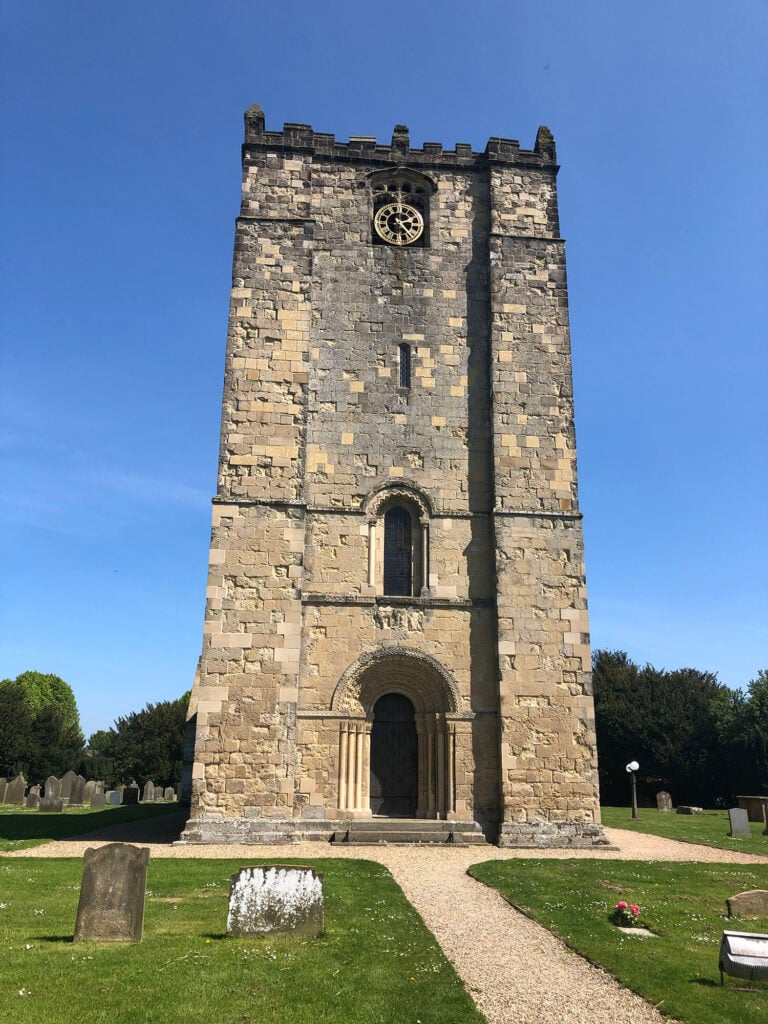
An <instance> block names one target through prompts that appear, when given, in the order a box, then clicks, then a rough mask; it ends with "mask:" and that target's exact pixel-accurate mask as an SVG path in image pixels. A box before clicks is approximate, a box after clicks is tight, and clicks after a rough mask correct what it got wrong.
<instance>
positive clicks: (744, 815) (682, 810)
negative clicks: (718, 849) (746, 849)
mask: <svg viewBox="0 0 768 1024" xmlns="http://www.w3.org/2000/svg"><path fill="white" fill-rule="evenodd" d="M656 806H657V807H658V809H659V810H660V811H671V810H673V809H674V808H673V807H672V797H671V796H670V795H669V793H666V792H665V791H664V790H662V791H661V792H660V793H657V794H656ZM677 813H678V814H703V813H704V812H703V810H702V808H701V807H689V806H687V805H684V804H681V805H680V806H679V807H678V808H677ZM728 820H729V821H730V825H731V831H730V833H729V835H731V836H748V835H751V834H752V833H751V832H750V828H749V812H748V811H747V810H746V809H745V808H743V807H731V808H729V809H728ZM763 823H764V825H765V831H764V832H763V835H768V799H766V800H765V801H764V803H763Z"/></svg>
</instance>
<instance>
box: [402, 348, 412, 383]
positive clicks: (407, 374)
mask: <svg viewBox="0 0 768 1024" xmlns="http://www.w3.org/2000/svg"><path fill="white" fill-rule="evenodd" d="M410 386H411V346H410V345H405V344H403V345H401V346H400V387H401V388H409V387H410Z"/></svg>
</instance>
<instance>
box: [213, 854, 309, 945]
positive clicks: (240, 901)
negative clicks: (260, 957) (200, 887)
mask: <svg viewBox="0 0 768 1024" xmlns="http://www.w3.org/2000/svg"><path fill="white" fill-rule="evenodd" d="M322 930H323V877H322V875H319V874H317V872H316V871H315V870H314V868H309V867H303V866H294V865H288V864H269V865H266V866H265V867H252V868H241V869H240V870H239V871H238V872H237V874H234V875H232V878H231V879H230V888H229V913H228V914H227V935H274V936H279V935H301V936H305V937H308V938H313V937H314V936H316V935H320V933H321V932H322Z"/></svg>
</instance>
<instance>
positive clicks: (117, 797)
mask: <svg viewBox="0 0 768 1024" xmlns="http://www.w3.org/2000/svg"><path fill="white" fill-rule="evenodd" d="M122 802H123V794H122V793H121V792H120V790H119V789H110V790H109V791H108V792H107V803H108V804H109V806H110V807H119V806H120V804H121V803H122Z"/></svg>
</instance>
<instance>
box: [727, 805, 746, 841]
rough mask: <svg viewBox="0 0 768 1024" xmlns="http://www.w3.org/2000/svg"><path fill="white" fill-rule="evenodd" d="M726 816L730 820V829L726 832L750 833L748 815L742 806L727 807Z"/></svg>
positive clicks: (741, 834)
mask: <svg viewBox="0 0 768 1024" xmlns="http://www.w3.org/2000/svg"><path fill="white" fill-rule="evenodd" d="M728 817H729V819H730V822H731V831H730V832H729V833H728V835H729V836H748V835H751V833H750V831H749V815H748V814H747V812H746V811H745V810H744V809H743V808H742V807H731V808H729V810H728Z"/></svg>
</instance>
